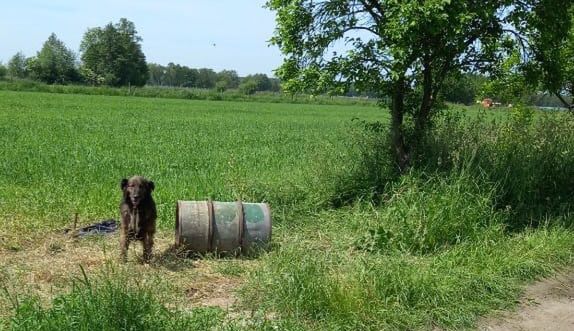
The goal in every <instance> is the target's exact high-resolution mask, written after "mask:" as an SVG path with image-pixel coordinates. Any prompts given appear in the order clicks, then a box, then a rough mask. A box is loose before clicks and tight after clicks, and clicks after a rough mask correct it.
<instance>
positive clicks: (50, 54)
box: [29, 33, 79, 84]
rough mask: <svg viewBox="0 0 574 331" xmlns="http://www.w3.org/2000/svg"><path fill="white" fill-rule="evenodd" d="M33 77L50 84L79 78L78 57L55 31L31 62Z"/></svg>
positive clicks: (64, 82) (30, 68) (30, 67)
mask: <svg viewBox="0 0 574 331" xmlns="http://www.w3.org/2000/svg"><path fill="white" fill-rule="evenodd" d="M29 70H30V73H31V75H32V77H33V78H35V79H38V80H41V81H43V82H46V83H48V84H54V83H59V84H66V83H70V82H74V81H78V80H79V74H78V70H77V69H76V57H75V55H74V53H73V52H72V51H71V50H69V49H68V48H67V47H66V45H65V44H64V43H63V42H62V41H61V40H59V39H58V37H56V35H55V34H54V33H52V34H51V35H50V37H48V40H46V42H45V43H44V45H43V46H42V49H41V50H40V51H39V52H38V54H37V55H36V57H35V58H33V59H31V60H30V62H29Z"/></svg>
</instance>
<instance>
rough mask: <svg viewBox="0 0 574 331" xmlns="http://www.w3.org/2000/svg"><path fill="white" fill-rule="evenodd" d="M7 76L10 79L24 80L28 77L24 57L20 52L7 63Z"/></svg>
mask: <svg viewBox="0 0 574 331" xmlns="http://www.w3.org/2000/svg"><path fill="white" fill-rule="evenodd" d="M8 74H9V75H10V77H12V78H26V77H28V69H27V68H26V56H25V55H24V53H22V52H18V53H16V54H14V56H12V58H11V59H10V61H8Z"/></svg>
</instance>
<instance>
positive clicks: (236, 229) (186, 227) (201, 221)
mask: <svg viewBox="0 0 574 331" xmlns="http://www.w3.org/2000/svg"><path fill="white" fill-rule="evenodd" d="M270 241H271V211H270V209H269V206H268V205H267V204H266V203H246V202H243V203H242V202H217V201H178V202H177V208H176V222H175V244H176V246H178V247H182V246H183V247H185V248H186V249H188V250H190V251H193V252H197V253H208V252H239V251H242V252H245V251H248V250H250V249H252V248H255V247H265V246H267V244H268V243H269V242H270Z"/></svg>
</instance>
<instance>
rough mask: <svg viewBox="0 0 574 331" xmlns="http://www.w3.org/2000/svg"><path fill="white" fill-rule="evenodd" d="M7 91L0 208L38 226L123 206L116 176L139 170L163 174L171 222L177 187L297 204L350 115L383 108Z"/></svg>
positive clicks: (0, 126)
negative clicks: (118, 205) (320, 158)
mask: <svg viewBox="0 0 574 331" xmlns="http://www.w3.org/2000/svg"><path fill="white" fill-rule="evenodd" d="M0 98H1V100H2V102H1V103H0V133H1V134H0V147H1V148H0V159H1V161H0V171H1V172H2V174H3V175H2V177H0V205H1V207H2V215H1V216H0V217H2V218H3V221H4V222H10V218H11V217H12V216H14V219H20V218H24V219H26V222H25V223H22V224H20V225H23V224H27V225H29V226H33V227H35V228H38V227H40V228H41V227H42V226H44V225H45V226H48V227H50V228H55V227H58V226H64V225H66V224H69V222H70V220H72V219H73V217H74V214H75V213H78V214H79V216H80V218H81V219H82V220H84V221H85V220H93V219H98V218H109V217H115V216H116V215H117V203H118V201H119V198H120V191H119V181H120V179H121V178H123V177H126V176H131V175H134V174H141V175H144V176H147V177H149V178H151V179H152V180H154V181H155V183H156V187H157V190H156V192H155V198H156V202H157V203H158V208H159V215H160V218H159V224H160V227H162V228H164V229H167V228H171V227H172V226H173V225H172V223H173V219H174V212H175V202H176V201H177V200H178V199H179V200H194V199H198V200H203V199H207V198H209V197H211V198H213V199H215V200H223V201H227V200H234V199H237V198H242V199H243V200H245V201H250V200H254V201H269V202H271V203H273V204H274V207H277V208H282V207H283V205H284V202H285V201H286V200H289V203H288V204H289V205H297V204H298V203H299V202H302V201H304V200H305V199H308V198H309V195H311V194H315V193H314V192H312V191H311V186H310V181H313V180H314V178H315V177H316V175H317V167H316V166H317V163H318V162H319V161H318V159H317V158H318V157H320V156H321V155H324V154H327V153H329V152H330V151H332V150H338V149H340V146H341V145H342V144H343V141H341V140H342V138H343V137H344V133H345V130H346V126H348V125H349V123H350V119H351V118H353V117H357V116H360V117H362V118H368V119H373V118H376V117H380V116H384V115H382V111H380V110H378V109H376V108H370V107H369V108H361V107H348V106H313V105H284V104H264V103H237V102H208V101H183V100H167V99H143V98H127V97H101V96H84V95H59V94H40V93H19V92H5V91H3V92H0ZM343 139H344V138H343ZM326 161H327V162H329V161H331V160H329V159H327V160H326ZM316 199H317V200H321V197H316ZM320 202H321V201H318V202H317V203H320ZM23 206H26V208H23ZM312 207H313V206H311V208H312ZM305 208H308V207H307V206H305Z"/></svg>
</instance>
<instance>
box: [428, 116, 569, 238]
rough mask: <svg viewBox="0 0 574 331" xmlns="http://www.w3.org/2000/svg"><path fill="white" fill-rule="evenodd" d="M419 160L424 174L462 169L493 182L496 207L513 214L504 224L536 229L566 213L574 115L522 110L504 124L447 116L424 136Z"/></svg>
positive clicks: (481, 119)
mask: <svg viewBox="0 0 574 331" xmlns="http://www.w3.org/2000/svg"><path fill="white" fill-rule="evenodd" d="M421 161H422V162H421V163H420V164H419V166H421V167H424V168H426V169H427V170H429V171H436V170H437V169H438V170H442V171H451V170H452V169H456V168H465V169H467V170H468V171H471V172H472V173H473V175H474V176H476V177H481V176H482V177H485V178H486V180H487V181H490V182H493V183H497V195H498V196H497V199H496V205H497V208H499V209H507V210H509V211H510V212H511V215H513V217H512V218H511V219H510V223H509V225H511V227H512V228H521V227H524V226H529V225H537V224H539V222H540V221H543V220H544V219H545V217H546V216H548V215H555V216H556V215H563V214H569V213H571V212H572V209H571V208H572V202H573V201H574V116H572V115H571V114H569V113H542V112H534V111H532V110H531V109H529V108H525V107H515V108H514V109H513V111H512V112H511V114H510V116H509V117H508V118H507V119H506V120H504V121H500V120H498V121H497V120H492V121H486V120H485V118H484V116H477V117H475V118H474V119H472V118H468V117H466V116H461V114H456V113H455V114H449V115H448V116H446V117H444V118H442V119H441V120H440V121H439V122H438V123H437V125H436V127H435V129H434V130H433V131H432V132H431V134H430V135H429V137H428V138H427V141H426V145H425V147H424V152H423V153H422V155H421Z"/></svg>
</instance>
